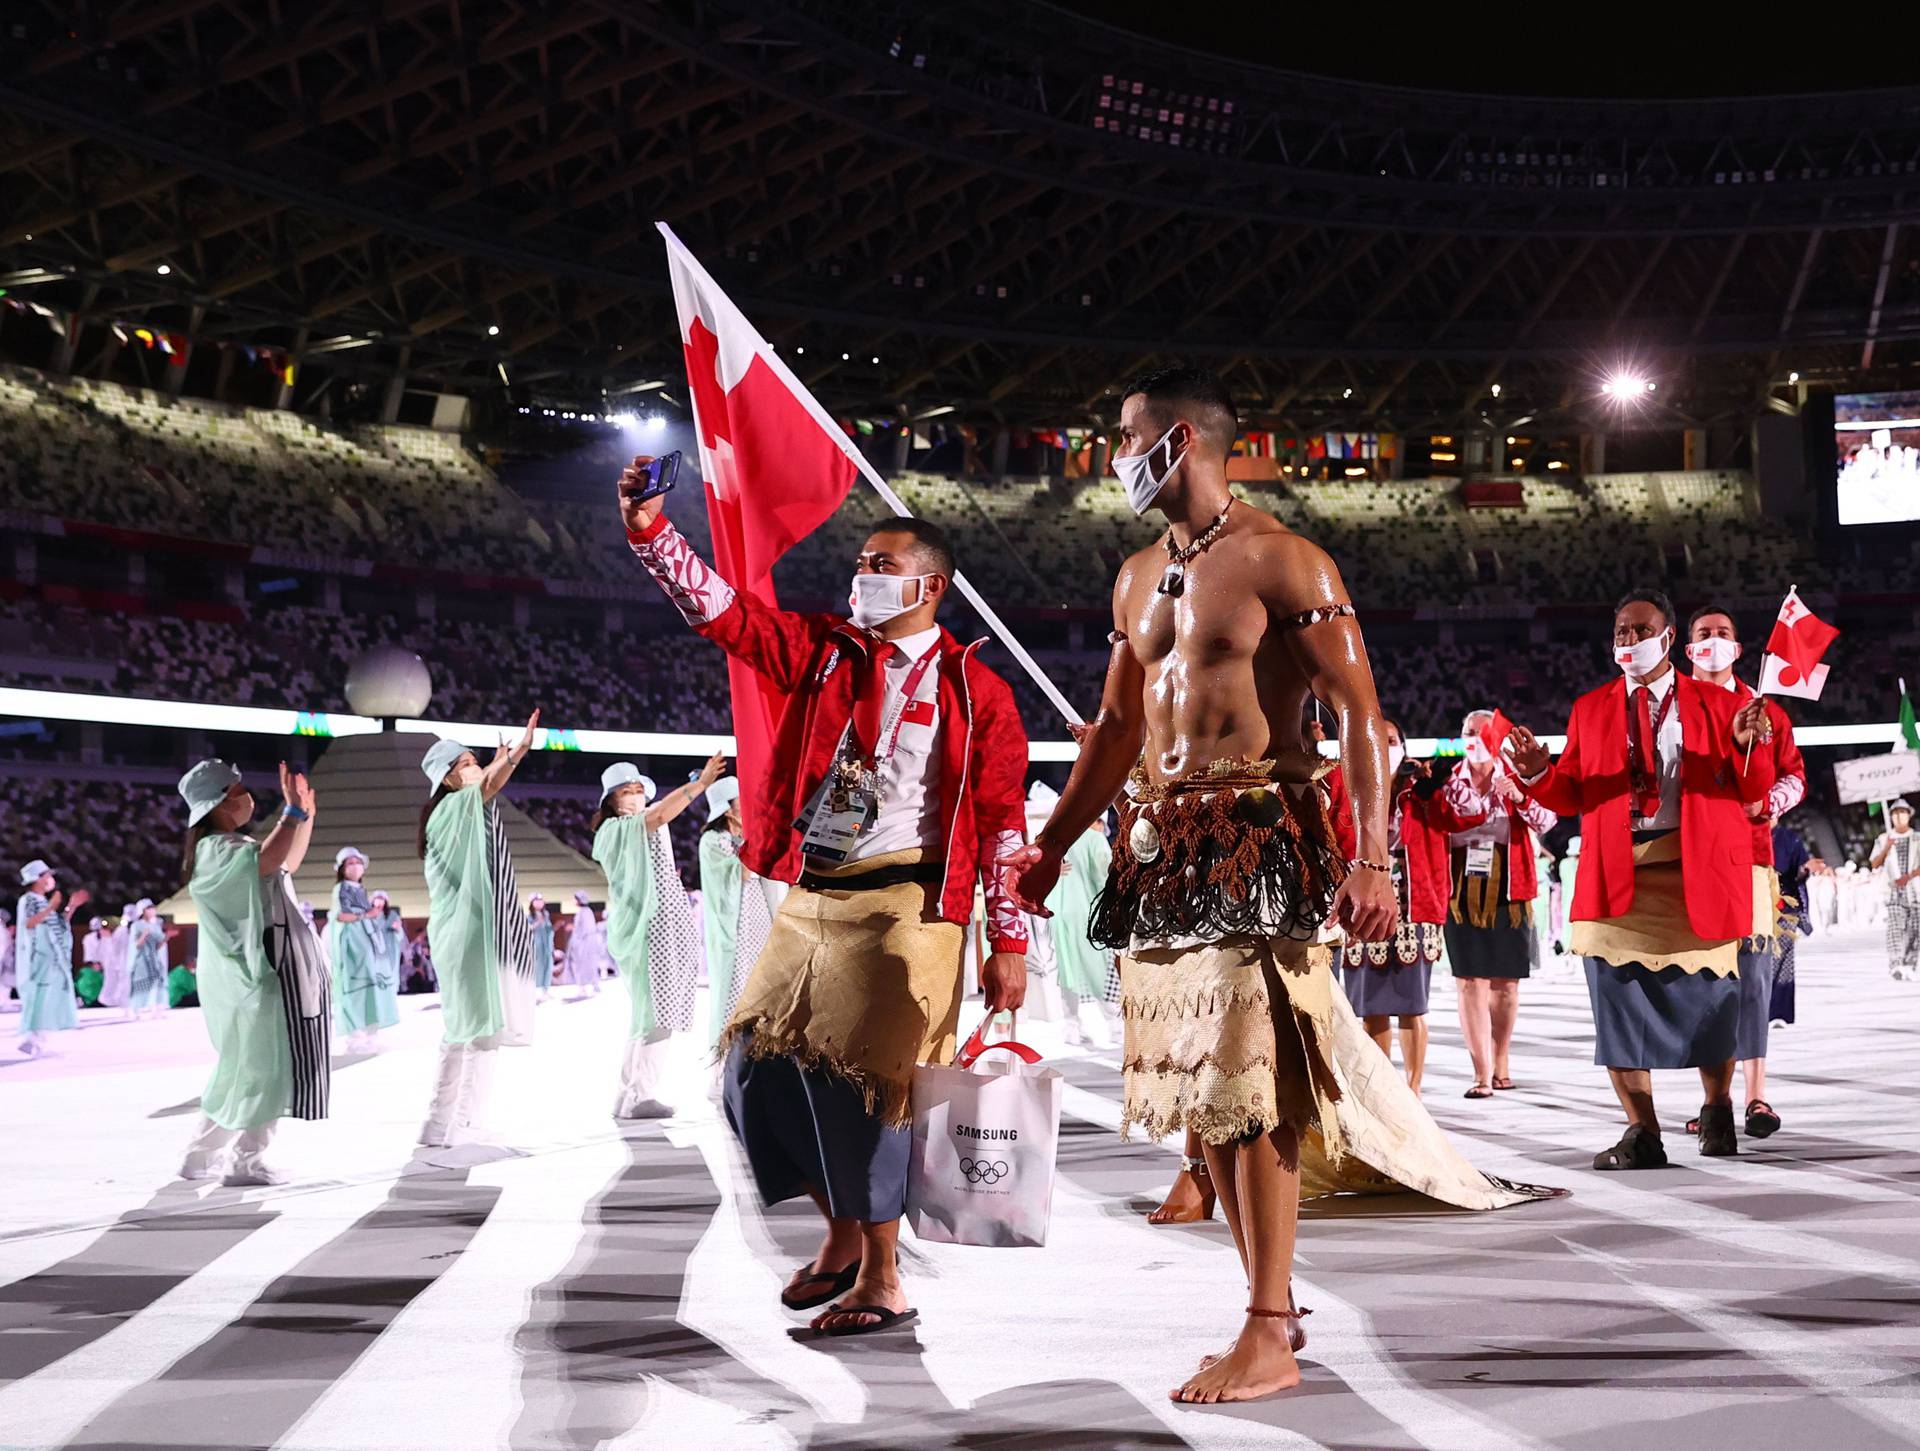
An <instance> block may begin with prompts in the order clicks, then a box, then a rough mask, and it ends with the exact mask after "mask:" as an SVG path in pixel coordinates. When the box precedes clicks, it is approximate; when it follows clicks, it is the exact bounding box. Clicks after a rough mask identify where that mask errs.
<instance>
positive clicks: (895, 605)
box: [848, 574, 933, 630]
mask: <svg viewBox="0 0 1920 1451" xmlns="http://www.w3.org/2000/svg"><path fill="white" fill-rule="evenodd" d="M932 578H933V576H932V575H930V574H856V575H855V576H854V577H853V593H852V595H851V596H849V598H848V603H849V604H850V605H851V606H852V608H853V622H854V624H856V625H858V626H859V627H860V628H861V629H863V630H876V629H878V628H879V627H880V626H882V625H884V624H886V622H887V621H888V620H891V619H892V618H893V617H894V616H895V615H903V614H905V613H906V612H907V611H908V610H910V609H912V608H913V607H914V605H917V604H919V603H920V599H915V600H914V601H913V602H912V604H909V603H908V602H907V585H908V583H909V582H911V581H913V580H916V579H917V580H919V581H921V584H920V598H921V599H924V598H925V597H926V591H927V586H926V581H927V580H930V579H932Z"/></svg>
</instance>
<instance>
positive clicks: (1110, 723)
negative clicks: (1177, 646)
mask: <svg viewBox="0 0 1920 1451" xmlns="http://www.w3.org/2000/svg"><path fill="white" fill-rule="evenodd" d="M1132 571H1133V566H1132V564H1131V563H1129V564H1128V566H1127V567H1126V568H1125V569H1123V570H1121V571H1120V578H1119V580H1118V582H1117V583H1116V584H1115V585H1114V589H1113V622H1114V629H1113V636H1112V640H1113V648H1112V649H1111V650H1110V651H1109V652H1108V655H1107V680H1106V685H1105V686H1104V687H1103V689H1102V691H1101V695H1100V713H1099V714H1098V715H1096V716H1095V717H1094V718H1093V723H1092V724H1091V725H1090V726H1088V727H1087V729H1086V731H1085V732H1084V733H1082V734H1081V735H1080V755H1079V758H1078V759H1076V760H1075V761H1074V763H1073V772H1072V774H1071V775H1069V776H1068V777H1067V789H1066V790H1064V791H1062V792H1061V793H1060V800H1059V801H1058V802H1057V803H1055V805H1054V808H1053V814H1052V815H1051V816H1049V817H1048V818H1047V824H1046V825H1045V826H1043V827H1041V828H1040V832H1039V834H1038V835H1037V836H1036V837H1035V838H1034V840H1033V844H1032V845H1031V846H1027V847H1023V848H1021V849H1020V850H1018V851H1015V852H1013V853H1011V854H1009V855H1008V857H1007V858H1006V861H1005V866H1006V867H1007V869H1008V870H1007V873H1006V879H1007V889H1008V892H1009V895H1010V896H1011V897H1012V899H1013V901H1014V902H1015V903H1016V904H1018V906H1019V907H1020V909H1021V910H1022V911H1023V912H1030V913H1032V914H1034V915H1035V916H1039V917H1046V916H1050V915H1051V914H1050V913H1049V912H1048V911H1047V907H1046V901H1047V896H1048V894H1049V893H1051V892H1052V891H1053V888H1054V885H1055V883H1057V882H1058V881H1059V880H1060V863H1061V862H1062V861H1063V860H1064V859H1065V857H1066V854H1067V852H1068V850H1069V849H1070V848H1071V847H1072V846H1073V844H1074V843H1075V842H1076V841H1078V840H1079V839H1080V837H1081V835H1082V834H1083V833H1084V832H1085V831H1086V829H1087V828H1088V827H1090V826H1092V825H1093V823H1094V822H1095V821H1097V820H1098V819H1099V818H1100V814H1101V813H1102V812H1103V811H1105V810H1106V809H1107V808H1108V807H1109V806H1111V805H1113V802H1114V798H1115V797H1117V796H1118V795H1119V794H1120V791H1121V788H1122V787H1124V786H1125V785H1126V784H1127V776H1128V774H1129V773H1130V772H1131V771H1132V770H1133V765H1134V762H1136V761H1138V760H1139V759H1140V751H1141V748H1142V747H1143V746H1144V745H1145V744H1146V739H1147V718H1146V711H1145V708H1144V705H1145V690H1146V675H1145V672H1144V671H1142V670H1141V668H1140V661H1139V659H1138V657H1136V656H1135V655H1134V653H1133V646H1132V645H1131V644H1130V643H1129V642H1128V640H1127V637H1126V632H1125V617H1124V614H1123V601H1124V600H1125V599H1126V597H1127V590H1128V585H1129V581H1130V580H1131V578H1132Z"/></svg>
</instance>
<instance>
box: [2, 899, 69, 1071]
mask: <svg viewBox="0 0 1920 1451" xmlns="http://www.w3.org/2000/svg"><path fill="white" fill-rule="evenodd" d="M47 902H48V899H47V898H46V897H44V896H42V895H41V894H40V893H39V892H35V891H32V890H28V891H27V892H25V893H23V894H22V895H21V897H20V901H19V903H18V907H17V915H16V916H15V918H14V920H15V921H16V922H18V923H19V924H20V927H19V939H18V941H17V942H16V944H15V946H14V959H15V960H14V972H15V983H14V988H15V991H17V992H18V993H19V994H20V1025H19V1032H20V1036H21V1037H22V1038H34V1039H37V1038H38V1036H39V1035H40V1034H42V1033H64V1032H66V1031H68V1030H69V1029H72V1028H77V1027H79V1026H80V1014H79V1011H78V1009H77V1008H76V1007H75V1006H74V996H73V991H74V990H73V923H72V922H71V921H70V920H69V918H68V916H67V910H66V908H65V906H64V905H63V906H61V907H57V908H55V909H54V910H53V911H51V912H47ZM41 912H47V916H46V920H45V921H43V922H41V924H40V925H39V926H38V927H32V928H29V927H28V926H27V925H26V924H27V923H28V922H30V921H32V920H33V918H34V917H35V916H36V915H37V914H39V913H41Z"/></svg>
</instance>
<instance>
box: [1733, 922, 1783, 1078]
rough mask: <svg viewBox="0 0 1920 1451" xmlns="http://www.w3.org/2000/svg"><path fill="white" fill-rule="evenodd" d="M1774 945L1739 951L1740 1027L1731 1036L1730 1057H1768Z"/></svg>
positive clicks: (1771, 1012) (1771, 1011)
mask: <svg viewBox="0 0 1920 1451" xmlns="http://www.w3.org/2000/svg"><path fill="white" fill-rule="evenodd" d="M1773 973H1774V956H1773V946H1772V944H1771V943H1769V944H1768V945H1767V946H1765V947H1762V948H1760V949H1759V950H1758V951H1755V952H1749V951H1747V950H1746V949H1745V948H1744V947H1743V948H1742V949H1741V950H1740V1026H1739V1028H1738V1029H1737V1030H1736V1031H1735V1033H1734V1044H1733V1056H1734V1057H1736V1058H1739V1059H1743V1060H1744V1059H1747V1058H1764V1057H1766V1056H1767V1026H1768V1024H1769V1023H1771V1022H1772V1014H1773Z"/></svg>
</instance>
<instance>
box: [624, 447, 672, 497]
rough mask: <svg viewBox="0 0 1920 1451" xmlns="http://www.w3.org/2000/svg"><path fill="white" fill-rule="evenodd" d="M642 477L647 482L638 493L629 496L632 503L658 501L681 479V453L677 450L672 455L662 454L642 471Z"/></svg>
mask: <svg viewBox="0 0 1920 1451" xmlns="http://www.w3.org/2000/svg"><path fill="white" fill-rule="evenodd" d="M641 477H642V478H643V479H644V480H645V481H646V482H645V483H644V484H643V485H642V486H641V487H640V489H639V491H638V492H636V493H629V494H628V495H627V500H628V502H630V503H634V504H639V503H644V502H645V501H646V500H648V499H657V498H659V497H660V496H661V495H662V494H664V493H666V492H667V491H668V490H669V489H671V488H672V487H673V485H674V481H675V480H676V479H678V478H679V477H680V451H679V450H678V449H675V450H674V451H673V452H672V453H663V454H661V455H660V457H659V458H657V459H655V460H654V461H653V462H652V463H650V464H647V465H646V466H645V467H644V468H643V469H642V470H641Z"/></svg>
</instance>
